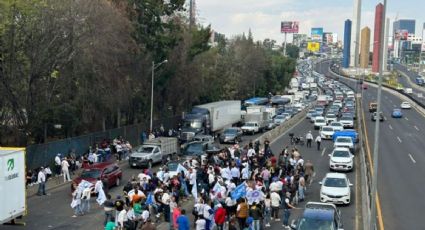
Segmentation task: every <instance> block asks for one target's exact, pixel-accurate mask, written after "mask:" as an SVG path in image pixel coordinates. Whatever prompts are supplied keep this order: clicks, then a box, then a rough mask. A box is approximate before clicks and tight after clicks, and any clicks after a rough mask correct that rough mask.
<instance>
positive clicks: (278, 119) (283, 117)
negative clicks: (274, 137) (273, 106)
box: [274, 114, 288, 125]
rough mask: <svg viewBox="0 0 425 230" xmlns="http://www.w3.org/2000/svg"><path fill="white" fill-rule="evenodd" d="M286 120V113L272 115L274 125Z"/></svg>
mask: <svg viewBox="0 0 425 230" xmlns="http://www.w3.org/2000/svg"><path fill="white" fill-rule="evenodd" d="M286 120H288V117H287V116H286V115H284V114H281V115H277V116H275V117H274V123H275V124H276V125H280V124H282V123H283V122H285V121H286Z"/></svg>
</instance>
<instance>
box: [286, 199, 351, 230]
mask: <svg viewBox="0 0 425 230" xmlns="http://www.w3.org/2000/svg"><path fill="white" fill-rule="evenodd" d="M291 229H294V230H311V229H326V230H327V229H333V230H343V224H342V218H341V211H340V210H338V209H337V208H336V206H335V205H334V204H329V203H320V202H308V203H307V204H306V205H305V208H304V211H303V214H302V216H301V217H300V218H299V219H297V220H293V221H292V223H291Z"/></svg>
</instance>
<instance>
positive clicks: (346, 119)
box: [339, 116, 354, 128]
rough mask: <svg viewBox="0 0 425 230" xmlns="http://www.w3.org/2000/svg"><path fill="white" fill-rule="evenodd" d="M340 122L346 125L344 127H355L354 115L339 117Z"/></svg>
mask: <svg viewBox="0 0 425 230" xmlns="http://www.w3.org/2000/svg"><path fill="white" fill-rule="evenodd" d="M339 122H340V123H341V124H342V125H343V126H344V128H353V127H354V119H353V117H352V116H342V117H341V118H339Z"/></svg>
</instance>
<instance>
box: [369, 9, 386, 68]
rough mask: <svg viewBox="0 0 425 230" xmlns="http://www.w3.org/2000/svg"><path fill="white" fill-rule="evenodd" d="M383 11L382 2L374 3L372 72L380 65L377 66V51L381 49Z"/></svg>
mask: <svg viewBox="0 0 425 230" xmlns="http://www.w3.org/2000/svg"><path fill="white" fill-rule="evenodd" d="M383 12H384V5H383V4H382V3H379V4H378V5H376V9H375V28H374V34H373V57H372V72H375V73H377V72H379V69H380V66H379V53H380V52H379V51H380V50H381V49H382V44H381V36H383V34H382V26H383V21H382V14H383Z"/></svg>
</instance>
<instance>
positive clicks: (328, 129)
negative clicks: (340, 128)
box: [322, 127, 334, 132]
mask: <svg viewBox="0 0 425 230" xmlns="http://www.w3.org/2000/svg"><path fill="white" fill-rule="evenodd" d="M322 131H325V132H331V131H334V129H333V128H331V127H323V128H322Z"/></svg>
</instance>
